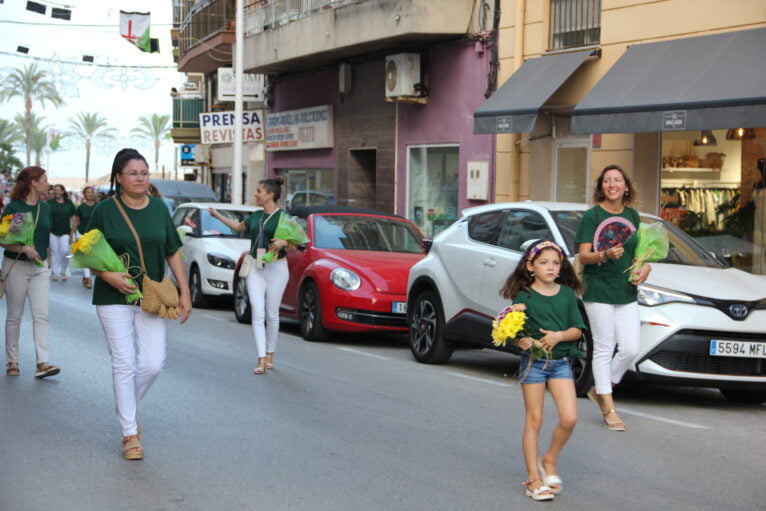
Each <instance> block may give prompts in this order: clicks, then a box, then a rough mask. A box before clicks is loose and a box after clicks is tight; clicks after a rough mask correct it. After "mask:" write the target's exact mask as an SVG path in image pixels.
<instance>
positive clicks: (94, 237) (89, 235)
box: [72, 229, 101, 254]
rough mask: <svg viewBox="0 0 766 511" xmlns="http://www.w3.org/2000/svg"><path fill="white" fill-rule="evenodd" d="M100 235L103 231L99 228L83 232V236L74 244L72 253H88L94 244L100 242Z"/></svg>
mask: <svg viewBox="0 0 766 511" xmlns="http://www.w3.org/2000/svg"><path fill="white" fill-rule="evenodd" d="M100 237H101V231H99V230H98V229H91V230H90V231H88V232H86V233H85V234H83V235H82V238H80V239H79V240H77V241H75V242H74V243H73V244H72V253H73V254H74V253H77V252H78V251H79V252H83V253H86V254H87V253H88V252H90V251H91V249H92V248H93V246H94V245H96V243H98V241H99V239H100Z"/></svg>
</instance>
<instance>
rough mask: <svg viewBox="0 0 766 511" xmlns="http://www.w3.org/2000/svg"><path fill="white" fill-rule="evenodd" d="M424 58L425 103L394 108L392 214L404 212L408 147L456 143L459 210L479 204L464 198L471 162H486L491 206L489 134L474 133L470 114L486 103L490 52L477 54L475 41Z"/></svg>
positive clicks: (491, 142)
mask: <svg viewBox="0 0 766 511" xmlns="http://www.w3.org/2000/svg"><path fill="white" fill-rule="evenodd" d="M423 57H424V59H423V60H422V61H421V66H422V65H424V64H425V66H426V67H425V71H426V72H427V78H426V85H427V86H428V88H429V89H430V96H429V97H428V104H427V105H410V104H404V103H401V104H399V113H398V133H397V146H398V150H397V155H396V169H397V184H396V191H397V194H396V195H397V197H396V210H397V212H398V213H399V214H404V215H406V214H407V209H406V208H407V152H408V151H407V146H408V145H422V144H459V145H460V178H459V179H460V181H459V184H458V210H462V209H463V208H466V207H470V206H477V205H480V204H484V202H483V201H469V200H467V199H466V198H465V195H466V164H467V162H468V161H474V160H486V161H489V168H490V179H489V181H490V182H489V201H490V202H492V201H493V200H494V174H493V173H492V171H491V169H494V168H495V164H494V162H495V144H494V135H474V134H473V112H474V111H475V110H476V109H477V108H478V107H479V106H480V105H481V104H482V103H483V102H484V101H485V98H484V92H485V90H486V87H487V75H488V72H489V52H488V51H484V52H483V53H479V52H477V51H476V47H475V44H474V42H472V41H471V42H467V41H461V42H458V43H453V44H448V45H445V46H441V47H439V48H437V49H434V50H432V51H430V52H429V53H428V54H427V55H424V56H423Z"/></svg>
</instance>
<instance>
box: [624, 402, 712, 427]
mask: <svg viewBox="0 0 766 511" xmlns="http://www.w3.org/2000/svg"><path fill="white" fill-rule="evenodd" d="M618 413H627V414H628V415H635V416H637V417H643V418H645V419H651V420H655V421H660V422H667V423H668V424H675V425H676V426H683V427H685V428H692V429H709V428H708V426H702V425H700V424H694V423H693V422H684V421H678V420H675V419H668V418H665V417H660V416H658V415H651V414H648V413H643V412H637V411H635V410H628V409H626V408H623V407H620V409H619V410H618Z"/></svg>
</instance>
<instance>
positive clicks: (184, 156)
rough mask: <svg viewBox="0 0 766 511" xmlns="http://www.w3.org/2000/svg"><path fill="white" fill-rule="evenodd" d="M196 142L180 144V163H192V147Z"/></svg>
mask: <svg viewBox="0 0 766 511" xmlns="http://www.w3.org/2000/svg"><path fill="white" fill-rule="evenodd" d="M196 147H197V145H196V144H183V145H182V146H181V165H194V164H195V159H194V149H195V148H196Z"/></svg>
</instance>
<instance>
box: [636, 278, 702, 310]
mask: <svg viewBox="0 0 766 511" xmlns="http://www.w3.org/2000/svg"><path fill="white" fill-rule="evenodd" d="M671 302H681V303H697V302H696V301H695V300H694V298H692V297H691V296H689V295H685V294H683V293H679V292H678V291H671V290H670V289H665V288H662V287H656V286H650V285H647V284H641V285H640V286H638V303H639V304H640V305H646V306H648V307H654V306H655V305H662V304H664V303H671Z"/></svg>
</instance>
